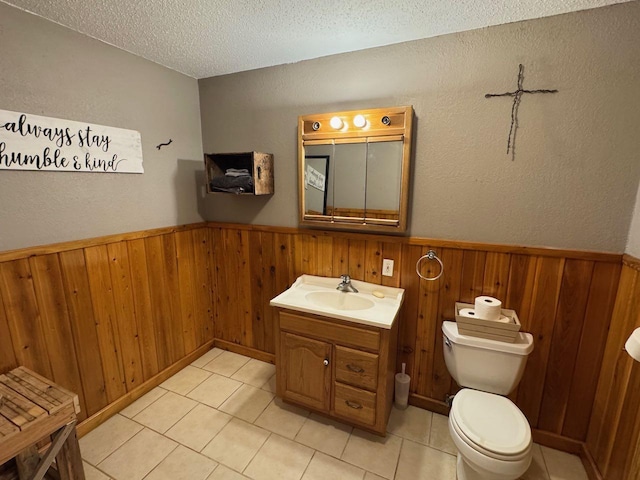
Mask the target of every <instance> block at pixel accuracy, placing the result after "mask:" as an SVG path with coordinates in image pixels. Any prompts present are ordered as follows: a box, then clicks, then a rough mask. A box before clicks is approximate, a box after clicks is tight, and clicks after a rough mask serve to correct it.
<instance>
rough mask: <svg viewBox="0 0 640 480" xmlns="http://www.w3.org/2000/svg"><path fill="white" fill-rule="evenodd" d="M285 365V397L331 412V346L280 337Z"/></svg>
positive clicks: (281, 358) (297, 337)
mask: <svg viewBox="0 0 640 480" xmlns="http://www.w3.org/2000/svg"><path fill="white" fill-rule="evenodd" d="M280 348H281V350H280V353H281V355H280V360H281V361H282V362H283V371H284V372H283V373H284V378H283V384H284V392H283V397H284V398H286V399H289V400H291V401H295V402H297V403H300V404H303V405H307V406H309V407H312V408H315V409H318V410H325V411H329V407H330V400H331V396H330V391H331V367H330V365H329V362H330V360H331V344H330V343H326V342H320V341H318V340H312V339H310V338H306V337H301V336H299V335H294V334H292V333H286V332H281V333H280Z"/></svg>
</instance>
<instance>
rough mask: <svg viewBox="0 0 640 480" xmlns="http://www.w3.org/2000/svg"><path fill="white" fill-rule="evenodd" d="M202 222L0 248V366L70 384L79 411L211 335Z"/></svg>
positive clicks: (94, 407) (96, 406)
mask: <svg viewBox="0 0 640 480" xmlns="http://www.w3.org/2000/svg"><path fill="white" fill-rule="evenodd" d="M211 246H212V245H211V231H210V230H209V229H208V228H207V227H206V225H204V224H200V225H192V226H187V227H182V228H167V229H159V230H153V231H148V232H139V233H136V234H127V235H114V236H109V237H104V238H101V239H93V240H87V241H79V242H70V243H66V244H59V245H53V246H51V247H42V248H35V249H27V250H21V251H15V252H4V253H0V373H2V372H5V371H7V370H10V369H12V368H14V367H16V366H17V365H25V366H27V367H29V368H31V369H33V370H35V371H36V372H38V373H40V374H42V375H44V376H46V377H48V378H51V379H53V380H54V381H55V382H57V383H59V384H60V385H62V386H64V387H66V388H68V389H70V390H72V391H73V392H77V393H78V396H79V398H80V404H81V407H82V412H81V414H80V417H81V419H84V418H86V417H87V416H91V415H93V414H94V413H96V412H98V411H99V410H101V409H102V408H103V407H105V406H107V405H108V404H110V403H113V402H114V401H116V400H117V399H119V398H121V397H123V396H124V395H125V394H127V392H130V391H132V390H133V389H134V388H136V387H137V386H139V385H140V384H142V383H143V382H145V381H146V380H148V379H150V378H151V377H153V376H154V375H156V374H157V373H158V372H160V371H162V370H163V369H164V368H166V367H168V366H170V365H172V364H174V363H175V362H177V361H179V360H180V359H181V358H183V357H184V356H185V355H187V354H189V353H190V352H193V351H194V350H196V349H197V348H198V347H199V346H201V345H203V344H205V343H206V342H207V341H209V340H211V339H213V308H212V307H213V302H212V301H211V285H212V282H211V276H210V265H211V263H210V260H211V259H212V256H211Z"/></svg>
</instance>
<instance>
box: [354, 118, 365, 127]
mask: <svg viewBox="0 0 640 480" xmlns="http://www.w3.org/2000/svg"><path fill="white" fill-rule="evenodd" d="M353 124H354V125H355V126H356V127H358V128H362V127H364V126H365V125H366V124H367V119H366V118H364V115H356V116H355V117H353Z"/></svg>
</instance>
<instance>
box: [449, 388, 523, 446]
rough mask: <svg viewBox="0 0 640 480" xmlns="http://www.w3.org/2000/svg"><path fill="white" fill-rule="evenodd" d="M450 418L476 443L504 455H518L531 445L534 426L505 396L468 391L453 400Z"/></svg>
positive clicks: (458, 394)
mask: <svg viewBox="0 0 640 480" xmlns="http://www.w3.org/2000/svg"><path fill="white" fill-rule="evenodd" d="M451 415H452V416H453V419H454V421H455V422H456V424H457V425H458V427H459V428H460V430H461V431H462V433H464V435H465V436H466V437H467V438H468V439H469V440H470V441H471V442H473V443H475V444H476V445H478V446H480V447H481V448H483V449H485V450H487V451H489V452H493V453H496V454H501V455H517V454H519V453H522V452H523V451H524V450H525V449H526V448H528V447H529V445H530V444H531V427H529V422H527V419H526V418H525V416H524V415H523V413H522V412H521V411H520V410H519V409H518V407H516V406H515V405H514V403H513V402H512V401H511V400H509V399H508V398H506V397H501V396H500V395H495V394H493V393H486V392H480V391H478V390H471V389H468V388H465V389H463V390H460V391H459V392H458V393H457V394H456V396H455V397H454V400H453V405H452V407H451Z"/></svg>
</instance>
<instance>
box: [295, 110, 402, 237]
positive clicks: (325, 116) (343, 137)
mask: <svg viewBox="0 0 640 480" xmlns="http://www.w3.org/2000/svg"><path fill="white" fill-rule="evenodd" d="M358 115H361V116H362V117H364V120H365V123H364V126H362V127H357V126H355V125H354V118H355V117H356V116H358ZM335 118H338V119H340V121H335V120H334V122H336V123H335V124H334V126H332V125H331V121H332V119H335ZM359 120H360V121H361V123H362V118H360V119H359ZM412 126H413V107H412V106H404V107H389V108H374V109H367V110H355V111H345V112H329V113H321V114H315V115H303V116H300V117H299V118H298V192H299V195H298V197H299V203H300V205H299V209H300V216H299V219H300V225H304V226H313V227H322V228H326V229H340V230H358V231H360V230H362V231H374V232H386V233H404V232H406V230H407V217H408V204H409V175H410V170H411V145H412ZM399 140H402V166H401V169H402V170H401V174H400V192H399V197H400V198H399V199H398V200H399V212H398V213H399V215H398V219H397V220H395V219H388V218H375V217H371V218H370V217H368V216H367V215H366V203H365V207H364V216H363V217H361V218H354V217H346V216H335V215H317V214H306V213H305V168H306V167H305V146H313V145H339V144H345V143H374V142H382V141H399ZM329 180H330V179H326V182H327V184H328V182H329ZM325 188H326V187H325ZM365 198H366V197H365Z"/></svg>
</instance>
